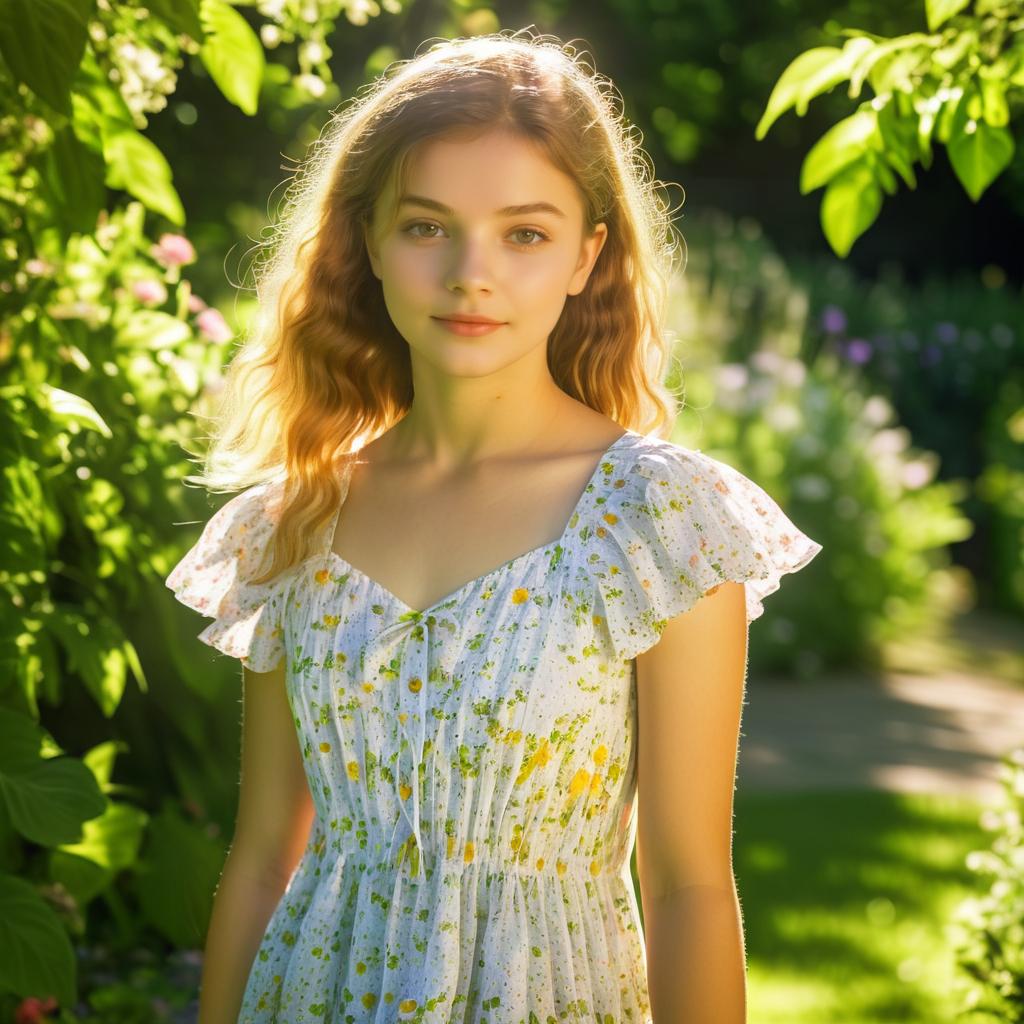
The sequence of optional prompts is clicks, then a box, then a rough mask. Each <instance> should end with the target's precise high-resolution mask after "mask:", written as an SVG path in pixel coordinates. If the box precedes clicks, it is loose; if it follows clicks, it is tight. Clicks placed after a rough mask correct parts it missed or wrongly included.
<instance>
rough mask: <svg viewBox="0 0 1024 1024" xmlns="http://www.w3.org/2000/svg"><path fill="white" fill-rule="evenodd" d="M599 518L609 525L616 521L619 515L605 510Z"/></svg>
mask: <svg viewBox="0 0 1024 1024" xmlns="http://www.w3.org/2000/svg"><path fill="white" fill-rule="evenodd" d="M601 518H602V519H603V520H604V521H605V522H606V523H607V524H608V525H609V526H614V525H615V524H616V523H617V522H618V521H619V517H618V516H617V515H616V514H615V513H614V512H605V514H604V515H603V516H601Z"/></svg>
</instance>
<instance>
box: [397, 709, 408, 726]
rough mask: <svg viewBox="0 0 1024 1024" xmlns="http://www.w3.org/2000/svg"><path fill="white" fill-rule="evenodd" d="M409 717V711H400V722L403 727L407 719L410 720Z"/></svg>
mask: <svg viewBox="0 0 1024 1024" xmlns="http://www.w3.org/2000/svg"><path fill="white" fill-rule="evenodd" d="M408 717H409V712H408V711H399V712H398V720H399V721H400V722H401V723H402V725H405V722H406V719H408Z"/></svg>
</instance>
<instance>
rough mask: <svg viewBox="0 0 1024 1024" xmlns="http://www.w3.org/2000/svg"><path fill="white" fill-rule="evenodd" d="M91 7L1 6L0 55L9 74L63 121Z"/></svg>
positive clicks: (39, 2) (53, 2) (22, 2)
mask: <svg viewBox="0 0 1024 1024" xmlns="http://www.w3.org/2000/svg"><path fill="white" fill-rule="evenodd" d="M95 7H96V0H0V54H2V55H3V58H4V60H5V61H6V63H7V66H8V67H9V68H10V69H11V74H13V75H14V77H15V78H16V79H18V81H19V82H24V83H25V85H27V86H28V87H29V88H30V89H31V90H32V91H33V92H34V93H35V94H36V95H37V96H38V97H39V98H40V99H41V100H43V101H44V102H45V103H47V104H49V106H51V107H53V109H54V110H56V111H59V112H60V113H61V114H64V115H65V116H68V117H70V116H71V82H72V80H73V79H74V77H75V72H76V71H77V70H78V65H79V64H80V63H81V60H82V54H83V52H84V51H85V43H86V39H87V38H88V23H89V19H90V18H91V17H92V14H93V10H94V9H95Z"/></svg>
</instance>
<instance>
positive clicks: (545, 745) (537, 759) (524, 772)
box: [516, 736, 551, 786]
mask: <svg viewBox="0 0 1024 1024" xmlns="http://www.w3.org/2000/svg"><path fill="white" fill-rule="evenodd" d="M550 760H551V745H550V743H549V742H548V738H547V736H545V737H544V738H543V739H542V740H541V741H540V745H539V746H538V747H537V749H536V750H535V751H534V752H533V753H532V754H531V755H530V757H528V758H527V760H526V763H525V764H524V765H523V767H522V768H521V769H520V771H519V774H518V775H517V776H516V785H517V786H521V785H522V784H523V783H524V782H525V781H526V780H527V779H528V778H529V777H530V775H531V773H532V772H533V769H534V768H537V767H538V766H540V765H545V764H547V763H548V761H550Z"/></svg>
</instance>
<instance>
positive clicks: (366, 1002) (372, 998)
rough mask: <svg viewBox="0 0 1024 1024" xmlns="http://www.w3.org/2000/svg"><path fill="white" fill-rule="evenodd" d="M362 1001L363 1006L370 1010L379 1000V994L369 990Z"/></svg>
mask: <svg viewBox="0 0 1024 1024" xmlns="http://www.w3.org/2000/svg"><path fill="white" fill-rule="evenodd" d="M362 1002H363V1006H365V1007H366V1008H367V1009H368V1010H369V1009H372V1007H373V1005H374V1004H375V1003H376V1002H377V996H376V994H375V993H373V992H367V993H366V995H364V996H363V1000H362Z"/></svg>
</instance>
